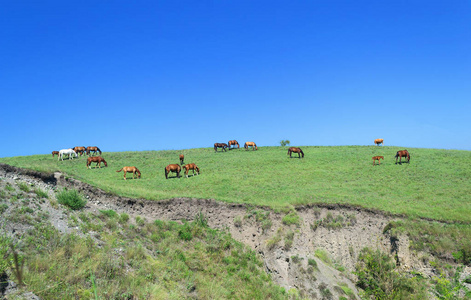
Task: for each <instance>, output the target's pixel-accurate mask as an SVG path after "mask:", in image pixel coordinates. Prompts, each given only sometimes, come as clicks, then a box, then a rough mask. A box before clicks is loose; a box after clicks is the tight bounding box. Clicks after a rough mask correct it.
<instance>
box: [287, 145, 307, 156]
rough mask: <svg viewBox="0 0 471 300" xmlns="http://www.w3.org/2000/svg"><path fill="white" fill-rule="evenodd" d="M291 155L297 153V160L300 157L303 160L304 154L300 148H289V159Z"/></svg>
mask: <svg viewBox="0 0 471 300" xmlns="http://www.w3.org/2000/svg"><path fill="white" fill-rule="evenodd" d="M291 153H298V158H301V155H302V156H303V158H304V152H303V150H301V148H297V147H290V148H289V149H288V154H289V157H291Z"/></svg>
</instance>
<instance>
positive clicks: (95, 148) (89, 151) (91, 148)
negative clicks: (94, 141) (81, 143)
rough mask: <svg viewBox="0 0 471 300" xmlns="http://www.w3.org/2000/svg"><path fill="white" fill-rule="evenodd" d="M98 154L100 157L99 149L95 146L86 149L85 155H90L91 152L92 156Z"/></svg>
mask: <svg viewBox="0 0 471 300" xmlns="http://www.w3.org/2000/svg"><path fill="white" fill-rule="evenodd" d="M97 151H98V152H100V155H101V150H100V148H98V147H96V146H88V147H87V155H90V154H91V152H93V154H96V153H97Z"/></svg>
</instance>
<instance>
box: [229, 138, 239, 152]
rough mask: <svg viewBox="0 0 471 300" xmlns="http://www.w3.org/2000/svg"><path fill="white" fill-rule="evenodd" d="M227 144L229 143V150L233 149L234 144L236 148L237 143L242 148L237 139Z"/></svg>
mask: <svg viewBox="0 0 471 300" xmlns="http://www.w3.org/2000/svg"><path fill="white" fill-rule="evenodd" d="M227 144H228V145H229V146H228V147H229V150H231V147H232V146H234V148H235V146H236V145H237V149H239V148H240V145H239V142H237V141H236V140H232V141H229V142H227Z"/></svg>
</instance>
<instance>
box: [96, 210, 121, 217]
mask: <svg viewBox="0 0 471 300" xmlns="http://www.w3.org/2000/svg"><path fill="white" fill-rule="evenodd" d="M100 212H101V213H102V214H103V215H105V216H107V217H108V218H115V217H117V216H118V213H117V212H115V211H114V210H112V209H109V210H100Z"/></svg>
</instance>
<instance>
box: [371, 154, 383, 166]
mask: <svg viewBox="0 0 471 300" xmlns="http://www.w3.org/2000/svg"><path fill="white" fill-rule="evenodd" d="M380 159H382V160H384V156H373V166H374V165H376V161H378V165H380V163H379V160H380Z"/></svg>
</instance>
